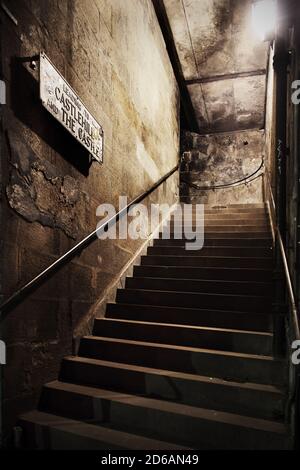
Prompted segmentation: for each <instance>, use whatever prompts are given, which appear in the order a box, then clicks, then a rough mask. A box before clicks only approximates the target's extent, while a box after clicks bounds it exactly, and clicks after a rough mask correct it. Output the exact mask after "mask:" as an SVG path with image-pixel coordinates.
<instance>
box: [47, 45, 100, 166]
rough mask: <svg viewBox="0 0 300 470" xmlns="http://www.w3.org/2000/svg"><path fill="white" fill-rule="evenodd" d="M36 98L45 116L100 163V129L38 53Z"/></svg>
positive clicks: (54, 69)
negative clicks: (51, 117) (70, 135)
mask: <svg viewBox="0 0 300 470" xmlns="http://www.w3.org/2000/svg"><path fill="white" fill-rule="evenodd" d="M40 98H41V100H42V103H43V106H44V107H45V108H46V109H47V110H48V111H49V113H51V114H52V116H54V117H55V118H56V119H57V120H58V121H59V122H60V123H61V124H62V125H63V126H64V127H65V128H66V129H67V130H68V131H69V132H70V133H71V134H72V135H73V136H74V137H75V138H76V139H77V140H78V141H79V142H80V143H81V144H82V145H83V146H84V147H85V148H86V149H87V150H88V151H89V153H90V154H91V156H92V158H93V159H95V160H97V161H98V162H99V163H102V161H103V129H102V126H100V124H98V122H97V121H96V119H95V118H94V117H93V116H92V114H91V113H90V112H89V111H88V110H87V109H86V107H85V105H84V104H83V102H82V101H81V100H80V98H79V97H78V95H77V94H76V93H75V91H74V90H73V88H72V87H71V86H70V85H69V84H68V82H66V80H65V79H64V78H63V77H62V76H61V74H60V73H59V72H58V70H57V69H56V68H55V66H54V65H53V64H52V63H51V61H50V60H49V58H48V57H47V56H46V54H44V53H41V54H40Z"/></svg>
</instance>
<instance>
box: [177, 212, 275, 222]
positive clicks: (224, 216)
mask: <svg viewBox="0 0 300 470" xmlns="http://www.w3.org/2000/svg"><path fill="white" fill-rule="evenodd" d="M196 214H197V216H198V217H199V216H200V215H201V216H202V215H204V218H205V219H206V220H222V221H223V220H224V221H230V220H232V221H233V222H238V221H240V220H242V221H247V220H249V221H250V222H251V223H252V221H253V220H254V221H256V220H257V221H266V222H267V223H269V218H268V215H267V214H266V213H258V214H255V217H253V214H252V213H251V214H247V213H238V212H234V213H229V212H224V213H221V212H216V211H213V212H207V211H205V212H204V213H201V214H200V213H199V212H195V211H192V212H189V211H183V210H182V211H181V212H180V211H175V212H172V213H171V214H170V217H171V219H178V218H180V217H181V216H185V217H186V218H187V219H188V220H194V219H195V217H196Z"/></svg>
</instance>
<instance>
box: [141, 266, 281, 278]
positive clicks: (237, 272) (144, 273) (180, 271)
mask: <svg viewBox="0 0 300 470" xmlns="http://www.w3.org/2000/svg"><path fill="white" fill-rule="evenodd" d="M201 264H202V263H201ZM133 273H134V276H137V277H160V278H177V279H209V280H219V281H226V280H228V281H258V282H263V281H268V282H269V281H271V280H272V270H271V269H262V268H259V269H255V268H252V269H249V268H240V267H238V268H228V267H203V266H198V267H196V266H155V265H151V266H150V265H149V266H146V265H143V266H135V267H134V271H133Z"/></svg>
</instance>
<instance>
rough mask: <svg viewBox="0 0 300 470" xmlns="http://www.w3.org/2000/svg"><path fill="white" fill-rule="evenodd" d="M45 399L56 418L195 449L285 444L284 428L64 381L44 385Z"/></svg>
mask: <svg viewBox="0 0 300 470" xmlns="http://www.w3.org/2000/svg"><path fill="white" fill-rule="evenodd" d="M44 398H45V402H46V404H47V410H49V411H51V412H52V413H54V414H59V415H61V416H67V417H68V416H71V417H73V416H75V417H76V419H80V420H84V421H85V422H89V423H92V424H97V425H104V426H105V425H106V426H107V425H109V426H113V427H114V428H117V429H122V430H124V429H129V430H131V429H134V430H137V431H138V432H139V435H140V434H141V435H146V436H148V435H151V436H153V435H155V436H156V438H158V439H161V440H163V441H164V442H166V441H169V442H181V443H185V444H186V445H187V446H193V447H195V448H198V449H199V448H206V446H207V445H208V446H212V447H214V448H216V449H231V448H233V447H234V448H236V449H253V448H255V449H258V448H261V449H278V448H286V447H287V445H288V443H287V431H286V428H285V426H284V424H283V423H280V422H274V421H270V420H265V419H264V420H262V419H258V418H252V417H247V416H243V415H238V414H232V413H228V412H224V411H223V412H221V411H216V410H210V409H204V408H199V407H193V406H190V405H183V404H178V403H174V402H169V401H165V400H159V399H153V398H147V397H140V396H135V395H128V394H124V393H120V392H113V391H108V390H105V389H99V388H98V389H97V388H92V387H85V386H80V385H76V384H68V383H62V382H54V383H52V384H48V385H47V386H46V387H45V389H44ZM66 403H67V404H68V405H67V407H66V406H65V404H66ZM108 410H109V412H108ZM212 443H213V444H212Z"/></svg>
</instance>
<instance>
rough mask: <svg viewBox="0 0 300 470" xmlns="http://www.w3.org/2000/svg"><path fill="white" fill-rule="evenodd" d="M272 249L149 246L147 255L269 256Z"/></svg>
mask: <svg viewBox="0 0 300 470" xmlns="http://www.w3.org/2000/svg"><path fill="white" fill-rule="evenodd" d="M272 254H273V250H272V249H271V248H270V247H229V246H225V247H223V246H218V247H207V246H204V247H203V248H202V249H201V250H186V249H185V247H184V246H168V245H166V246H150V247H148V250H147V255H153V256H201V257H202V256H207V257H209V256H215V257H223V256H225V257H232V258H243V257H246V258H249V257H253V258H264V257H266V258H271V257H272Z"/></svg>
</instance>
